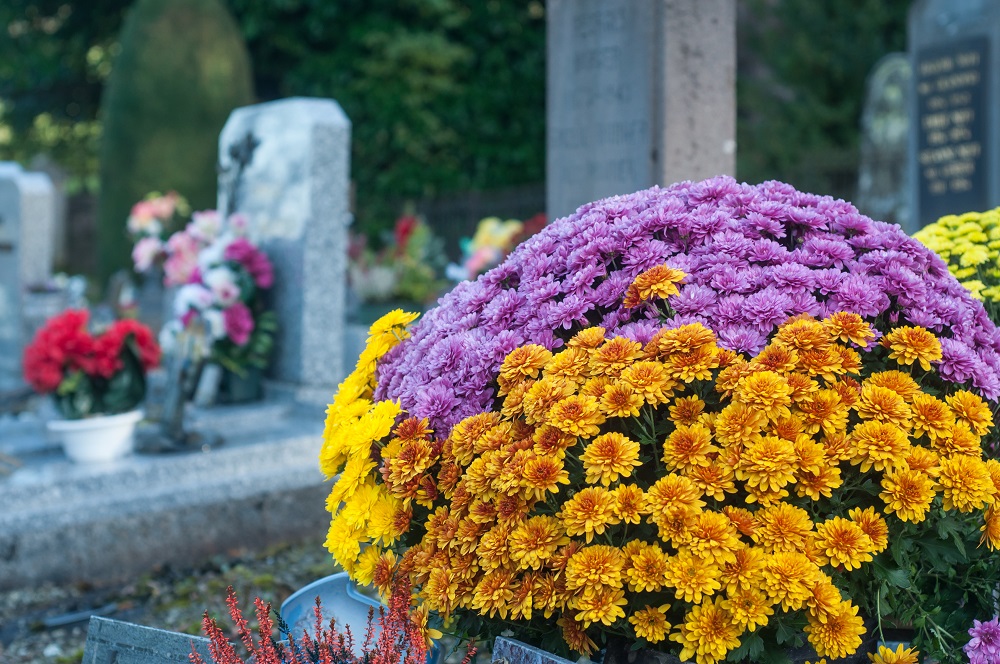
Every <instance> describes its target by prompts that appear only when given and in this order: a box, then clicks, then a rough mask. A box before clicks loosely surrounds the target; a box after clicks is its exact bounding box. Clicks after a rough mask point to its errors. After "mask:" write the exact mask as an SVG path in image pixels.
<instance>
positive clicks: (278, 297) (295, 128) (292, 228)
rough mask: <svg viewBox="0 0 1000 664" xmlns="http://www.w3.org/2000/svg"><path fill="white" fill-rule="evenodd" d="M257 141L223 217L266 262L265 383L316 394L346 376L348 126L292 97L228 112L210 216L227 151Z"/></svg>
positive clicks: (223, 199)
mask: <svg viewBox="0 0 1000 664" xmlns="http://www.w3.org/2000/svg"><path fill="white" fill-rule="evenodd" d="M248 132H250V133H252V135H253V136H254V138H255V139H256V140H257V141H259V144H258V146H257V147H256V149H255V150H254V153H253V159H252V161H251V162H250V164H249V166H248V167H247V169H246V170H245V172H244V173H243V177H242V181H241V184H240V186H239V189H238V191H237V194H236V200H235V201H234V202H233V203H234V204H233V207H232V209H233V210H234V211H237V212H241V213H243V214H245V215H246V216H247V217H248V219H249V222H250V235H251V237H252V238H253V239H254V240H256V241H258V242H259V243H260V245H261V247H262V248H263V249H264V250H265V251H266V252H267V254H268V256H269V257H270V258H271V260H272V261H273V262H274V268H275V284H274V288H273V289H272V292H271V298H270V299H271V302H272V304H273V306H274V308H275V310H276V311H277V314H278V321H279V325H280V330H279V333H278V339H277V348H276V354H275V358H274V365H273V375H274V377H275V378H276V379H277V380H278V381H282V382H285V383H290V384H294V385H299V386H305V387H308V388H319V390H320V392H321V394H318V395H315V398H317V399H318V398H321V396H322V395H325V397H326V398H328V397H329V393H331V392H332V390H333V389H335V388H336V385H337V383H338V382H339V381H340V380H342V379H343V377H344V376H345V375H346V370H345V367H344V352H343V330H344V316H345V314H344V306H345V303H344V300H345V295H346V271H347V244H348V236H347V228H348V226H349V225H350V223H351V213H350V207H349V179H350V150H351V123H350V121H349V120H348V119H347V116H346V115H345V114H344V112H343V111H342V110H341V108H340V106H339V105H338V104H337V102H335V101H333V100H332V99H312V98H302V97H295V98H290V99H282V100H279V101H274V102H268V103H265V104H256V105H254V106H246V107H243V108H238V109H236V110H235V111H233V113H232V114H231V115H230V116H229V120H228V121H226V125H225V127H224V128H223V130H222V134H221V135H220V136H219V164H220V169H221V173H222V174H221V175H220V186H219V198H218V208H219V210H220V211H225V210H227V209H229V203H230V201H229V200H228V198H229V188H228V185H229V176H230V175H231V173H232V166H233V157H232V155H231V151H230V148H231V147H232V146H235V145H238V144H239V143H240V142H241V141H243V140H244V139H245V137H246V136H247V133H248Z"/></svg>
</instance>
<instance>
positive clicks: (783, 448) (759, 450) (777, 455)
mask: <svg viewBox="0 0 1000 664" xmlns="http://www.w3.org/2000/svg"><path fill="white" fill-rule="evenodd" d="M797 463H798V455H797V454H796V453H795V445H794V444H793V443H792V441H790V440H785V439H783V438H777V437H775V436H766V437H765V438H761V439H760V440H758V441H756V442H754V443H752V444H750V445H748V446H747V448H746V449H745V450H743V454H742V456H741V457H740V461H739V463H738V464H737V466H736V477H737V478H738V479H741V480H745V481H746V483H747V486H748V487H758V488H760V489H762V490H764V491H778V490H780V489H781V488H782V487H784V486H785V485H786V484H788V483H789V482H791V481H793V480H794V479H795V469H796V465H797Z"/></svg>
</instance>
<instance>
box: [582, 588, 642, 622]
mask: <svg viewBox="0 0 1000 664" xmlns="http://www.w3.org/2000/svg"><path fill="white" fill-rule="evenodd" d="M627 604H628V600H627V599H625V591H624V590H623V589H622V588H607V587H602V588H600V589H598V590H594V591H592V592H586V593H583V594H580V595H574V596H573V599H572V600H570V604H569V606H570V608H571V609H575V610H576V612H577V613H576V615H575V616H574V617H575V618H576V619H577V620H579V621H580V622H581V623H582V624H583V626H584V627H590V626H591V625H592V624H594V623H601V624H602V625H607V626H609V627H610V626H611V625H613V624H614V623H615V622H616V621H617V620H618V619H619V618H624V617H625V610H624V609H623V608H622V607H624V606H626V605H627Z"/></svg>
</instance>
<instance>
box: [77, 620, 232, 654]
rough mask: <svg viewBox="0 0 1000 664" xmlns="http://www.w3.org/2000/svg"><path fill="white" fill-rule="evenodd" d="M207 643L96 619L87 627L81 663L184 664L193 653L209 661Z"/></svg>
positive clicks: (181, 635) (177, 633) (169, 633)
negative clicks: (193, 651) (195, 652)
mask: <svg viewBox="0 0 1000 664" xmlns="http://www.w3.org/2000/svg"><path fill="white" fill-rule="evenodd" d="M208 644H209V641H208V639H206V638H205V637H203V636H189V635H187V634H180V633H179V632H168V631H166V630H162V629H154V628H152V627H144V626H142V625H133V624H132V623H127V622H122V621H120V620H111V619H109V618H100V617H96V616H95V617H93V618H91V619H90V625H89V626H88V628H87V644H86V645H85V646H84V649H83V664H182V663H184V664H187V663H189V662H190V661H191V660H190V658H189V655H190V654H191V651H192V650H195V651H197V652H198V654H199V655H200V656H201V658H202V660H203V661H205V662H211V661H212V656H211V653H210V652H209V649H208Z"/></svg>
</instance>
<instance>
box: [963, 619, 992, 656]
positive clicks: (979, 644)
mask: <svg viewBox="0 0 1000 664" xmlns="http://www.w3.org/2000/svg"><path fill="white" fill-rule="evenodd" d="M972 622H973V626H972V629H970V630H969V636H971V637H972V638H971V639H969V642H968V643H967V644H965V647H963V648H962V650H963V651H965V654H966V656H967V657H968V658H969V663H970V664H1000V623H998V622H997V619H996V618H993V620H987V621H986V622H979V621H978V620H973V621H972Z"/></svg>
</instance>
